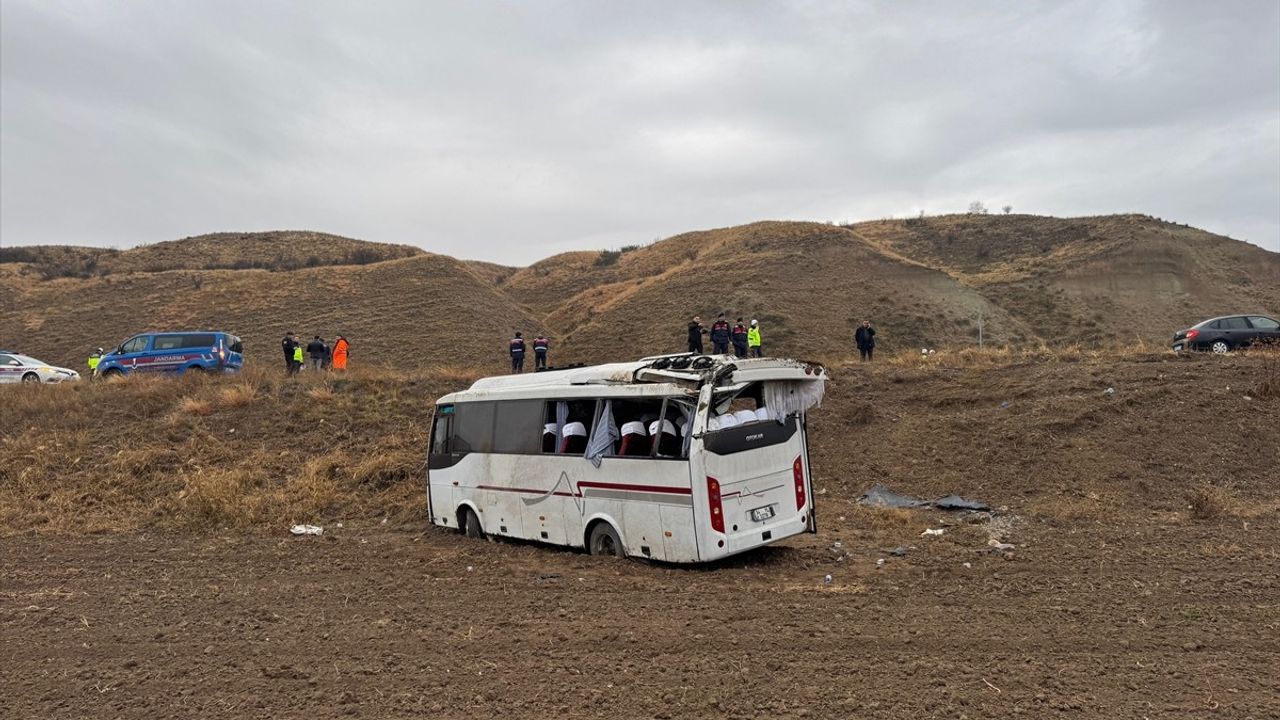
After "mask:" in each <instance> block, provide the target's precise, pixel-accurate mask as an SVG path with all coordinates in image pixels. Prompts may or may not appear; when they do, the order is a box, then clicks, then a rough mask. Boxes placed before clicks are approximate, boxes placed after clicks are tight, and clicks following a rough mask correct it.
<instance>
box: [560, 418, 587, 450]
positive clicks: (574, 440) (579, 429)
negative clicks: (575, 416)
mask: <svg viewBox="0 0 1280 720" xmlns="http://www.w3.org/2000/svg"><path fill="white" fill-rule="evenodd" d="M563 435H564V442H563V443H561V445H560V452H561V453H580V452H586V449H587V426H586V425H583V424H582V423H580V422H571V423H565V426H564V432H563Z"/></svg>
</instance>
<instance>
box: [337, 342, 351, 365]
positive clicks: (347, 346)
mask: <svg viewBox="0 0 1280 720" xmlns="http://www.w3.org/2000/svg"><path fill="white" fill-rule="evenodd" d="M350 353H351V343H349V342H347V339H346V338H344V337H342V336H341V335H339V336H338V339H337V340H334V341H333V369H334V370H346V369H347V355H349V354H350Z"/></svg>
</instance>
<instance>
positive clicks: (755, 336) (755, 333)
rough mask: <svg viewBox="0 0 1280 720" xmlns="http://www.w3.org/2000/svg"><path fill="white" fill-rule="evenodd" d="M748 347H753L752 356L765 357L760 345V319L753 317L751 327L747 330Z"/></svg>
mask: <svg viewBox="0 0 1280 720" xmlns="http://www.w3.org/2000/svg"><path fill="white" fill-rule="evenodd" d="M747 347H749V348H751V357H764V350H763V349H762V348H761V346H760V321H759V320H756V319H755V318H751V329H750V330H747Z"/></svg>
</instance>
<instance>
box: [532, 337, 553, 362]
mask: <svg viewBox="0 0 1280 720" xmlns="http://www.w3.org/2000/svg"><path fill="white" fill-rule="evenodd" d="M550 349H551V341H550V340H548V339H547V336H546V335H543V334H542V333H538V337H536V338H534V339H533V369H534V370H546V369H547V351H548V350H550Z"/></svg>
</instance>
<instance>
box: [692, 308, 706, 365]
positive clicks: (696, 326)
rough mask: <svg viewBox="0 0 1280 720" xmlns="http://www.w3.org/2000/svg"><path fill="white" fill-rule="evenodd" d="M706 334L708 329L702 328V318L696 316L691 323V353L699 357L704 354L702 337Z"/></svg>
mask: <svg viewBox="0 0 1280 720" xmlns="http://www.w3.org/2000/svg"><path fill="white" fill-rule="evenodd" d="M706 333H707V330H706V328H704V327H702V318H700V317H698V316H697V315H694V316H693V320H690V321H689V352H691V353H698V354H699V355H701V354H702V353H703V350H702V336H703V335H705V334H706Z"/></svg>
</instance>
